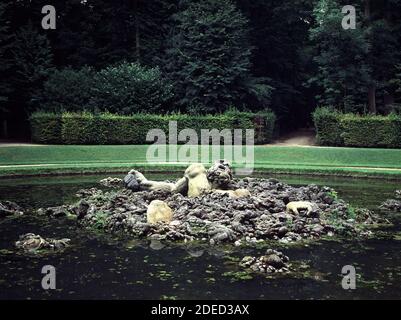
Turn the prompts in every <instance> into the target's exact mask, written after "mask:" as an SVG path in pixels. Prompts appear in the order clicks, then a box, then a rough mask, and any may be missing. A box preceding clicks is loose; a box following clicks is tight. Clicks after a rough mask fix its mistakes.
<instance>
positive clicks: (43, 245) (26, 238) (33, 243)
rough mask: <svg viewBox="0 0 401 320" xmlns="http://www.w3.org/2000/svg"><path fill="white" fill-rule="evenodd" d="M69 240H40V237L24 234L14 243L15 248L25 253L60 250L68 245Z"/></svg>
mask: <svg viewBox="0 0 401 320" xmlns="http://www.w3.org/2000/svg"><path fill="white" fill-rule="evenodd" d="M70 241H71V240H70V239H67V238H64V239H59V240H57V239H52V238H42V237H41V236H40V235H37V234H34V233H26V234H23V235H21V236H20V237H19V240H18V241H16V242H15V246H16V247H17V248H18V249H21V250H23V251H26V252H36V251H39V250H52V251H57V250H62V249H64V248H66V247H67V246H68V245H69V242H70Z"/></svg>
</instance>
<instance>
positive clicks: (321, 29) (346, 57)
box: [308, 0, 371, 112]
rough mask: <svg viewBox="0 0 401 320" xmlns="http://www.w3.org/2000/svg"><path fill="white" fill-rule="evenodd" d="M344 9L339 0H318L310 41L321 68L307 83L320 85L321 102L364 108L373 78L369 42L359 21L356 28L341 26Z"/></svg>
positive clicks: (341, 107)
mask: <svg viewBox="0 0 401 320" xmlns="http://www.w3.org/2000/svg"><path fill="white" fill-rule="evenodd" d="M341 8H342V5H341V4H340V3H339V1H337V0H319V1H318V2H317V4H316V6H315V8H314V11H313V14H314V18H315V20H316V24H315V26H314V27H312V28H311V29H310V40H311V42H312V43H313V44H314V50H315V52H316V53H315V57H314V61H315V62H316V64H317V66H318V71H317V73H316V74H315V75H314V76H313V77H311V78H310V79H309V81H308V82H309V83H310V84H311V83H313V84H315V85H317V86H318V87H320V90H319V93H318V94H317V95H316V99H317V101H318V103H320V104H322V105H332V106H336V107H339V108H340V109H341V110H342V111H345V112H355V111H364V104H365V102H366V97H367V86H368V85H369V83H370V81H371V78H370V71H371V70H370V66H369V65H368V64H367V61H366V57H367V54H368V50H369V45H368V42H367V41H366V38H365V34H364V29H363V27H362V25H361V22H360V21H359V20H358V21H357V26H356V28H355V29H347V30H344V29H343V28H342V26H341V22H342V19H343V17H344V15H343V14H342V12H341ZM358 9H359V7H358ZM358 9H357V10H358ZM355 108H356V109H355Z"/></svg>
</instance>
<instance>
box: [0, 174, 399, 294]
mask: <svg viewBox="0 0 401 320" xmlns="http://www.w3.org/2000/svg"><path fill="white" fill-rule="evenodd" d="M178 176H179V175H177V177H178ZM104 177H105V176H86V177H54V178H35V179H24V180H21V179H14V180H11V179H10V180H0V200H6V199H7V200H11V201H15V202H17V203H19V204H21V205H22V206H24V207H29V208H38V207H47V206H55V205H60V204H62V203H66V202H69V203H72V202H73V201H75V200H76V197H75V192H76V191H77V190H78V189H79V188H89V187H92V186H97V187H98V185H97V181H99V180H100V179H101V178H104ZM170 177H171V176H169V178H170ZM151 178H152V179H163V177H161V176H151ZM278 178H279V179H280V180H282V181H284V182H287V183H290V184H294V185H302V184H309V183H316V184H323V185H328V186H331V187H333V188H335V189H336V190H337V191H338V193H339V196H340V197H342V198H344V199H345V200H347V201H349V202H351V203H352V204H353V205H354V206H364V207H370V208H375V207H376V206H377V205H378V204H379V203H381V202H382V201H384V200H385V199H387V198H390V197H392V195H393V192H394V190H395V189H400V184H399V183H396V182H388V181H380V180H363V179H358V180H357V179H343V178H334V179H333V178H330V177H325V178H317V177H316V178H315V177H313V178H310V177H309V178H307V177H299V176H278ZM390 219H391V220H392V221H393V223H394V225H393V226H392V227H390V228H387V229H384V230H381V236H380V238H378V239H371V240H365V241H356V240H347V241H341V242H336V241H330V242H329V241H320V242H318V243H312V244H309V245H308V246H289V247H282V245H281V247H279V245H278V244H277V243H274V242H273V243H271V248H273V249H274V248H279V250H281V251H283V252H284V253H285V254H286V255H288V256H289V257H290V259H291V261H292V262H293V263H294V265H297V266H298V270H299V272H298V273H295V274H292V275H287V276H285V275H281V276H276V277H270V278H266V277H264V276H261V275H260V276H259V275H254V276H253V277H252V279H249V280H241V279H240V278H236V276H235V275H236V274H238V271H241V270H240V269H238V267H237V264H238V260H239V259H240V258H242V257H243V256H245V255H260V254H262V253H263V252H264V251H265V248H263V249H262V248H259V249H258V248H236V247H233V246H216V247H209V246H207V245H200V244H199V245H196V244H192V243H191V244H188V243H187V244H166V243H161V242H160V241H156V240H152V241H149V240H138V239H121V238H120V239H117V238H116V237H113V236H110V235H106V236H105V235H99V234H94V233H88V232H87V231H84V230H80V229H78V228H76V226H75V222H74V221H71V220H52V219H47V218H38V217H36V216H32V215H25V216H23V217H21V218H16V219H6V220H1V221H0V260H1V264H0V274H1V277H0V298H1V299H29V298H31V299H33V298H37V299H43V298H45V299H46V298H48V299H70V298H73V299H80V298H81V299H83V298H86V299H94V298H98V299H104V298H109V299H117V298H119V299H157V298H161V297H164V298H178V299H184V298H186V299H202V298H203V299H224V298H225V299H272V298H276V299H291V298H298V299H303V298H304V299H310V298H332V299H359V298H368V299H377V298H400V297H401V292H400V291H399V287H400V285H401V255H400V252H401V232H400V231H401V228H400V225H401V224H400V222H401V218H400V215H396V214H393V215H390ZM27 232H33V233H36V234H40V235H42V236H44V237H54V238H63V237H67V238H70V239H72V246H71V247H70V248H69V249H67V250H66V251H65V252H63V253H62V254H48V255H44V256H27V255H23V254H21V253H18V252H16V251H15V248H14V241H15V240H16V239H17V238H18V236H19V235H20V234H23V233H27ZM45 264H51V265H54V266H55V267H56V272H57V289H56V290H51V291H45V290H43V289H42V288H41V285H40V282H41V279H42V278H41V277H42V276H43V275H42V274H41V272H40V271H41V268H42V266H43V265H45ZM347 264H351V265H353V266H355V267H356V270H357V274H358V277H357V290H355V291H345V290H343V289H342V288H341V268H342V266H344V265H347Z"/></svg>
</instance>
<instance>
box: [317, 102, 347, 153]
mask: <svg viewBox="0 0 401 320" xmlns="http://www.w3.org/2000/svg"><path fill="white" fill-rule="evenodd" d="M341 116H342V114H341V113H339V112H338V111H335V110H334V109H332V108H327V107H323V108H317V109H316V110H315V112H314V113H313V115H312V117H313V122H314V123H315V129H316V141H317V143H318V144H320V145H325V146H341V145H343V144H344V141H343V138H342V137H341V133H342V128H341V122H340V119H341Z"/></svg>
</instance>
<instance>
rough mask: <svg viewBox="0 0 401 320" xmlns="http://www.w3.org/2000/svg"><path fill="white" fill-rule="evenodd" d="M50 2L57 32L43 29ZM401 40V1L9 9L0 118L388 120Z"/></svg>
mask: <svg viewBox="0 0 401 320" xmlns="http://www.w3.org/2000/svg"><path fill="white" fill-rule="evenodd" d="M350 2H351V3H350ZM47 4H51V5H53V6H54V7H55V8H56V10H57V19H56V21H57V27H56V30H43V29H42V28H41V20H42V18H43V16H44V15H43V14H42V13H41V9H42V7H43V6H44V5H47ZM349 4H351V5H353V6H354V7H355V8H356V14H357V16H356V28H355V29H348V30H344V29H343V28H342V27H341V22H342V19H343V17H344V13H342V12H341V9H342V7H343V6H344V5H349ZM400 43H401V0H355V1H348V0H347V1H344V0H114V1H112V0H68V1H64V0H53V1H42V0H34V1H29V0H18V1H12V0H3V1H2V2H1V3H0V60H1V63H0V73H1V78H0V115H1V118H2V119H8V122H9V124H10V123H11V124H12V121H13V120H12V119H17V120H19V121H21V120H22V119H27V117H28V115H29V113H30V112H32V111H33V110H37V109H43V108H47V109H50V110H55V109H57V108H60V109H61V108H62V109H67V110H72V111H77V110H84V109H85V110H90V111H95V112H96V111H97V110H99V111H104V110H109V111H113V112H118V113H125V114H127V113H132V112H139V111H147V112H159V113H166V112H176V111H180V112H188V113H219V112H223V111H225V110H227V109H230V108H232V107H235V108H236V109H239V110H244V111H246V110H249V111H260V110H266V109H268V108H270V109H272V110H274V111H275V113H276V114H277V116H278V119H279V121H280V123H281V124H282V126H284V127H285V126H288V127H294V126H296V125H300V124H301V125H305V124H307V123H308V121H309V119H310V113H311V111H313V109H314V108H315V107H316V106H318V105H324V106H332V107H333V108H336V109H339V110H342V111H345V112H356V113H380V114H387V113H389V112H392V111H397V110H398V109H397V105H399V104H400V103H401V55H400V50H399V44H400ZM2 123H3V125H2V128H3V129H2V130H3V132H4V131H5V127H6V126H5V122H4V121H3V122H2Z"/></svg>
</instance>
